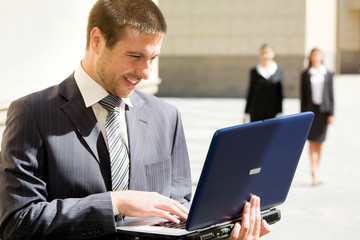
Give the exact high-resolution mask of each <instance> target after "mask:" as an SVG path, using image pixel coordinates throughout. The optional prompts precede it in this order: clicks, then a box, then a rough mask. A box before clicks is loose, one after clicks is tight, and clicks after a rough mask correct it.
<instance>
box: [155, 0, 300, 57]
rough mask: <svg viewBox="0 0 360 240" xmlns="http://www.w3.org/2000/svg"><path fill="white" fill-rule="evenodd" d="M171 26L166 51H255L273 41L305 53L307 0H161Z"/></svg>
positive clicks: (281, 50)
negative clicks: (305, 0) (305, 1)
mask: <svg viewBox="0 0 360 240" xmlns="http://www.w3.org/2000/svg"><path fill="white" fill-rule="evenodd" d="M159 5H160V8H161V9H162V10H163V12H164V14H165V17H166V19H167V22H168V25H169V30H168V34H167V36H166V39H165V41H164V44H163V49H162V55H164V56H169V55H171V56H173V55H177V56H184V55H185V56H199V55H201V56H202V55H205V56H214V55H216V56H218V55H233V56H234V55H235V56H239V55H240V56H249V55H257V53H258V49H259V46H260V45H261V44H263V43H264V42H269V43H270V44H272V45H273V46H274V48H275V49H276V51H277V53H278V54H281V55H298V54H303V48H304V37H303V36H304V34H305V22H304V17H305V4H304V1H303V0H292V1H288V0H253V1H248V0H196V1H193V0H181V1H171V0H159Z"/></svg>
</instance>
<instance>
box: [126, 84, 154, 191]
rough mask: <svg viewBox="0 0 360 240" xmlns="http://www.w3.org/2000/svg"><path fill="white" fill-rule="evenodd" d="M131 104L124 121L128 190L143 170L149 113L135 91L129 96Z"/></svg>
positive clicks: (147, 139)
mask: <svg viewBox="0 0 360 240" xmlns="http://www.w3.org/2000/svg"><path fill="white" fill-rule="evenodd" d="M131 103H132V104H133V106H134V107H132V108H130V109H127V111H126V121H127V129H128V136H129V148H130V151H129V154H130V155H129V156H130V189H133V186H135V185H136V181H139V180H141V179H139V178H138V177H136V176H139V172H140V171H141V169H142V168H143V165H144V164H145V163H144V160H145V159H146V157H144V155H145V154H146V152H145V151H144V148H145V146H146V145H147V143H146V141H149V138H148V137H147V135H148V134H149V133H148V130H149V121H150V116H151V114H150V112H149V110H147V108H145V107H144V105H145V101H144V100H143V99H142V98H141V97H140V96H139V95H138V94H137V92H136V91H135V92H134V93H133V94H132V96H131Z"/></svg>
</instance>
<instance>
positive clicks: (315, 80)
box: [309, 65, 326, 105]
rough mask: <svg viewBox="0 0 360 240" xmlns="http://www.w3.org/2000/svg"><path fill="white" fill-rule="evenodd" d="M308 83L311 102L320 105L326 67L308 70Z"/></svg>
mask: <svg viewBox="0 0 360 240" xmlns="http://www.w3.org/2000/svg"><path fill="white" fill-rule="evenodd" d="M309 74H310V82H311V95H312V101H313V103H314V104H316V105H321V104H322V101H323V94H324V93H323V92H324V82H325V74H326V67H325V66H323V65H322V66H320V68H319V69H317V68H310V69H309Z"/></svg>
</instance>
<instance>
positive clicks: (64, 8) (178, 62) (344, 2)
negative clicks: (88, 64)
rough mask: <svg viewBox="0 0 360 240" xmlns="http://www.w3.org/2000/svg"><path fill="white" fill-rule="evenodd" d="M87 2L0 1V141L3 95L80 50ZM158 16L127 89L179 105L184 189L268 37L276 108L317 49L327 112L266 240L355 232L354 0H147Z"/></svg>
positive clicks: (52, 76)
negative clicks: (316, 143) (149, 50)
mask: <svg viewBox="0 0 360 240" xmlns="http://www.w3.org/2000/svg"><path fill="white" fill-rule="evenodd" d="M94 2H95V0H76V1H74V0H51V1H48V0H32V1H27V0H0V36H1V44H0V53H1V54H0V140H1V135H2V131H3V129H4V127H5V117H6V109H7V107H8V105H9V103H10V102H11V101H12V100H14V99H16V98H19V97H21V96H23V95H26V94H29V93H31V92H34V91H38V90H41V89H43V88H45V87H48V86H52V85H55V84H58V83H59V82H61V81H62V80H64V79H65V78H66V77H68V76H69V75H70V74H71V73H72V72H73V71H74V69H75V68H76V67H77V65H78V64H79V63H80V61H81V59H82V57H83V55H84V52H85V41H86V36H85V34H86V25H87V15H88V12H89V10H90V8H91V7H92V5H93V4H94ZM156 2H157V3H158V5H159V7H160V9H161V10H162V11H163V13H164V15H165V18H166V20H167V24H168V33H167V34H166V36H165V38H164V41H163V47H162V52H161V56H160V57H159V59H158V62H157V63H156V65H155V68H154V71H153V73H152V76H151V79H150V80H148V81H143V83H142V84H141V85H140V86H139V88H140V89H141V90H143V91H145V92H148V93H151V94H155V95H157V96H159V97H161V98H163V99H164V100H165V101H168V102H170V103H171V104H174V105H175V106H177V107H178V108H179V110H180V112H181V114H182V117H183V122H184V128H185V134H186V138H187V141H188V147H189V154H190V159H191V167H192V175H193V186H194V189H195V188H196V183H197V180H198V176H199V174H200V171H201V168H202V164H203V161H204V159H205V154H206V151H207V148H208V144H209V143H210V140H211V137H212V134H213V131H215V130H216V129H218V128H221V127H226V126H229V125H234V124H240V123H241V119H242V117H243V112H244V104H245V100H244V97H245V95H246V92H247V88H248V81H249V70H250V68H251V67H253V66H255V65H256V64H257V63H258V54H259V48H260V45H262V44H264V43H267V44H270V45H271V46H272V47H273V48H274V50H275V53H276V57H275V60H276V62H277V63H278V64H279V65H280V66H281V67H282V68H283V69H284V82H283V86H284V94H285V100H284V114H291V113H295V112H298V111H299V110H300V106H299V105H300V103H299V99H298V97H299V83H300V73H301V71H302V70H304V69H305V67H306V66H307V65H308V62H307V58H308V55H309V53H310V50H311V49H312V48H314V47H318V48H320V49H321V50H322V52H323V54H324V63H325V65H326V66H327V67H328V68H329V70H331V71H333V72H334V73H335V79H334V80H335V85H334V86H335V89H334V90H335V103H336V110H335V111H336V112H335V116H336V122H335V124H334V126H332V127H330V129H329V136H328V139H329V141H327V142H326V143H325V144H326V145H325V149H324V163H321V164H323V168H322V171H323V173H324V177H325V179H324V180H325V184H324V186H321V187H316V188H314V187H311V186H310V185H311V184H310V167H309V159H308V156H307V155H308V152H307V151H308V150H307V145H306V146H305V149H304V152H303V155H302V159H301V161H300V164H299V169H298V171H297V175H296V177H295V179H294V183H293V186H292V189H291V191H290V194H289V199H288V200H287V202H286V203H285V204H284V205H283V206H282V207H280V209H281V210H282V213H283V219H282V220H281V221H280V222H279V223H277V224H276V225H274V227H273V233H272V234H271V235H269V236H267V237H265V238H266V239H338V238H340V237H343V238H346V239H360V237H358V236H357V235H356V232H357V231H356V230H357V228H358V226H359V224H360V215H359V213H360V203H359V202H360V201H359V197H360V187H359V182H360V178H359V174H358V172H359V168H360V157H359V155H360V150H359V149H360V148H359V147H360V129H359V126H358V125H359V124H358V123H357V120H358V119H359V118H360V111H359V109H360V108H359V105H360V104H359V103H360V97H359V96H360V94H359V91H360V90H359V88H360V1H359V0H157V1H156Z"/></svg>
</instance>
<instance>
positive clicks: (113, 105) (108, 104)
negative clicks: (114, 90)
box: [99, 94, 121, 112]
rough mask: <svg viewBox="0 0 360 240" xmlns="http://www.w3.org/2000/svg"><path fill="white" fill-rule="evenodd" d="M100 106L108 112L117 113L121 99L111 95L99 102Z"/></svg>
mask: <svg viewBox="0 0 360 240" xmlns="http://www.w3.org/2000/svg"><path fill="white" fill-rule="evenodd" d="M99 103H100V105H101V106H103V107H104V108H105V109H106V110H107V111H108V112H114V111H119V110H118V109H119V107H120V103H121V99H120V98H118V97H117V96H114V95H112V94H109V95H107V96H106V97H104V98H103V99H101V100H100V102H99Z"/></svg>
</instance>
